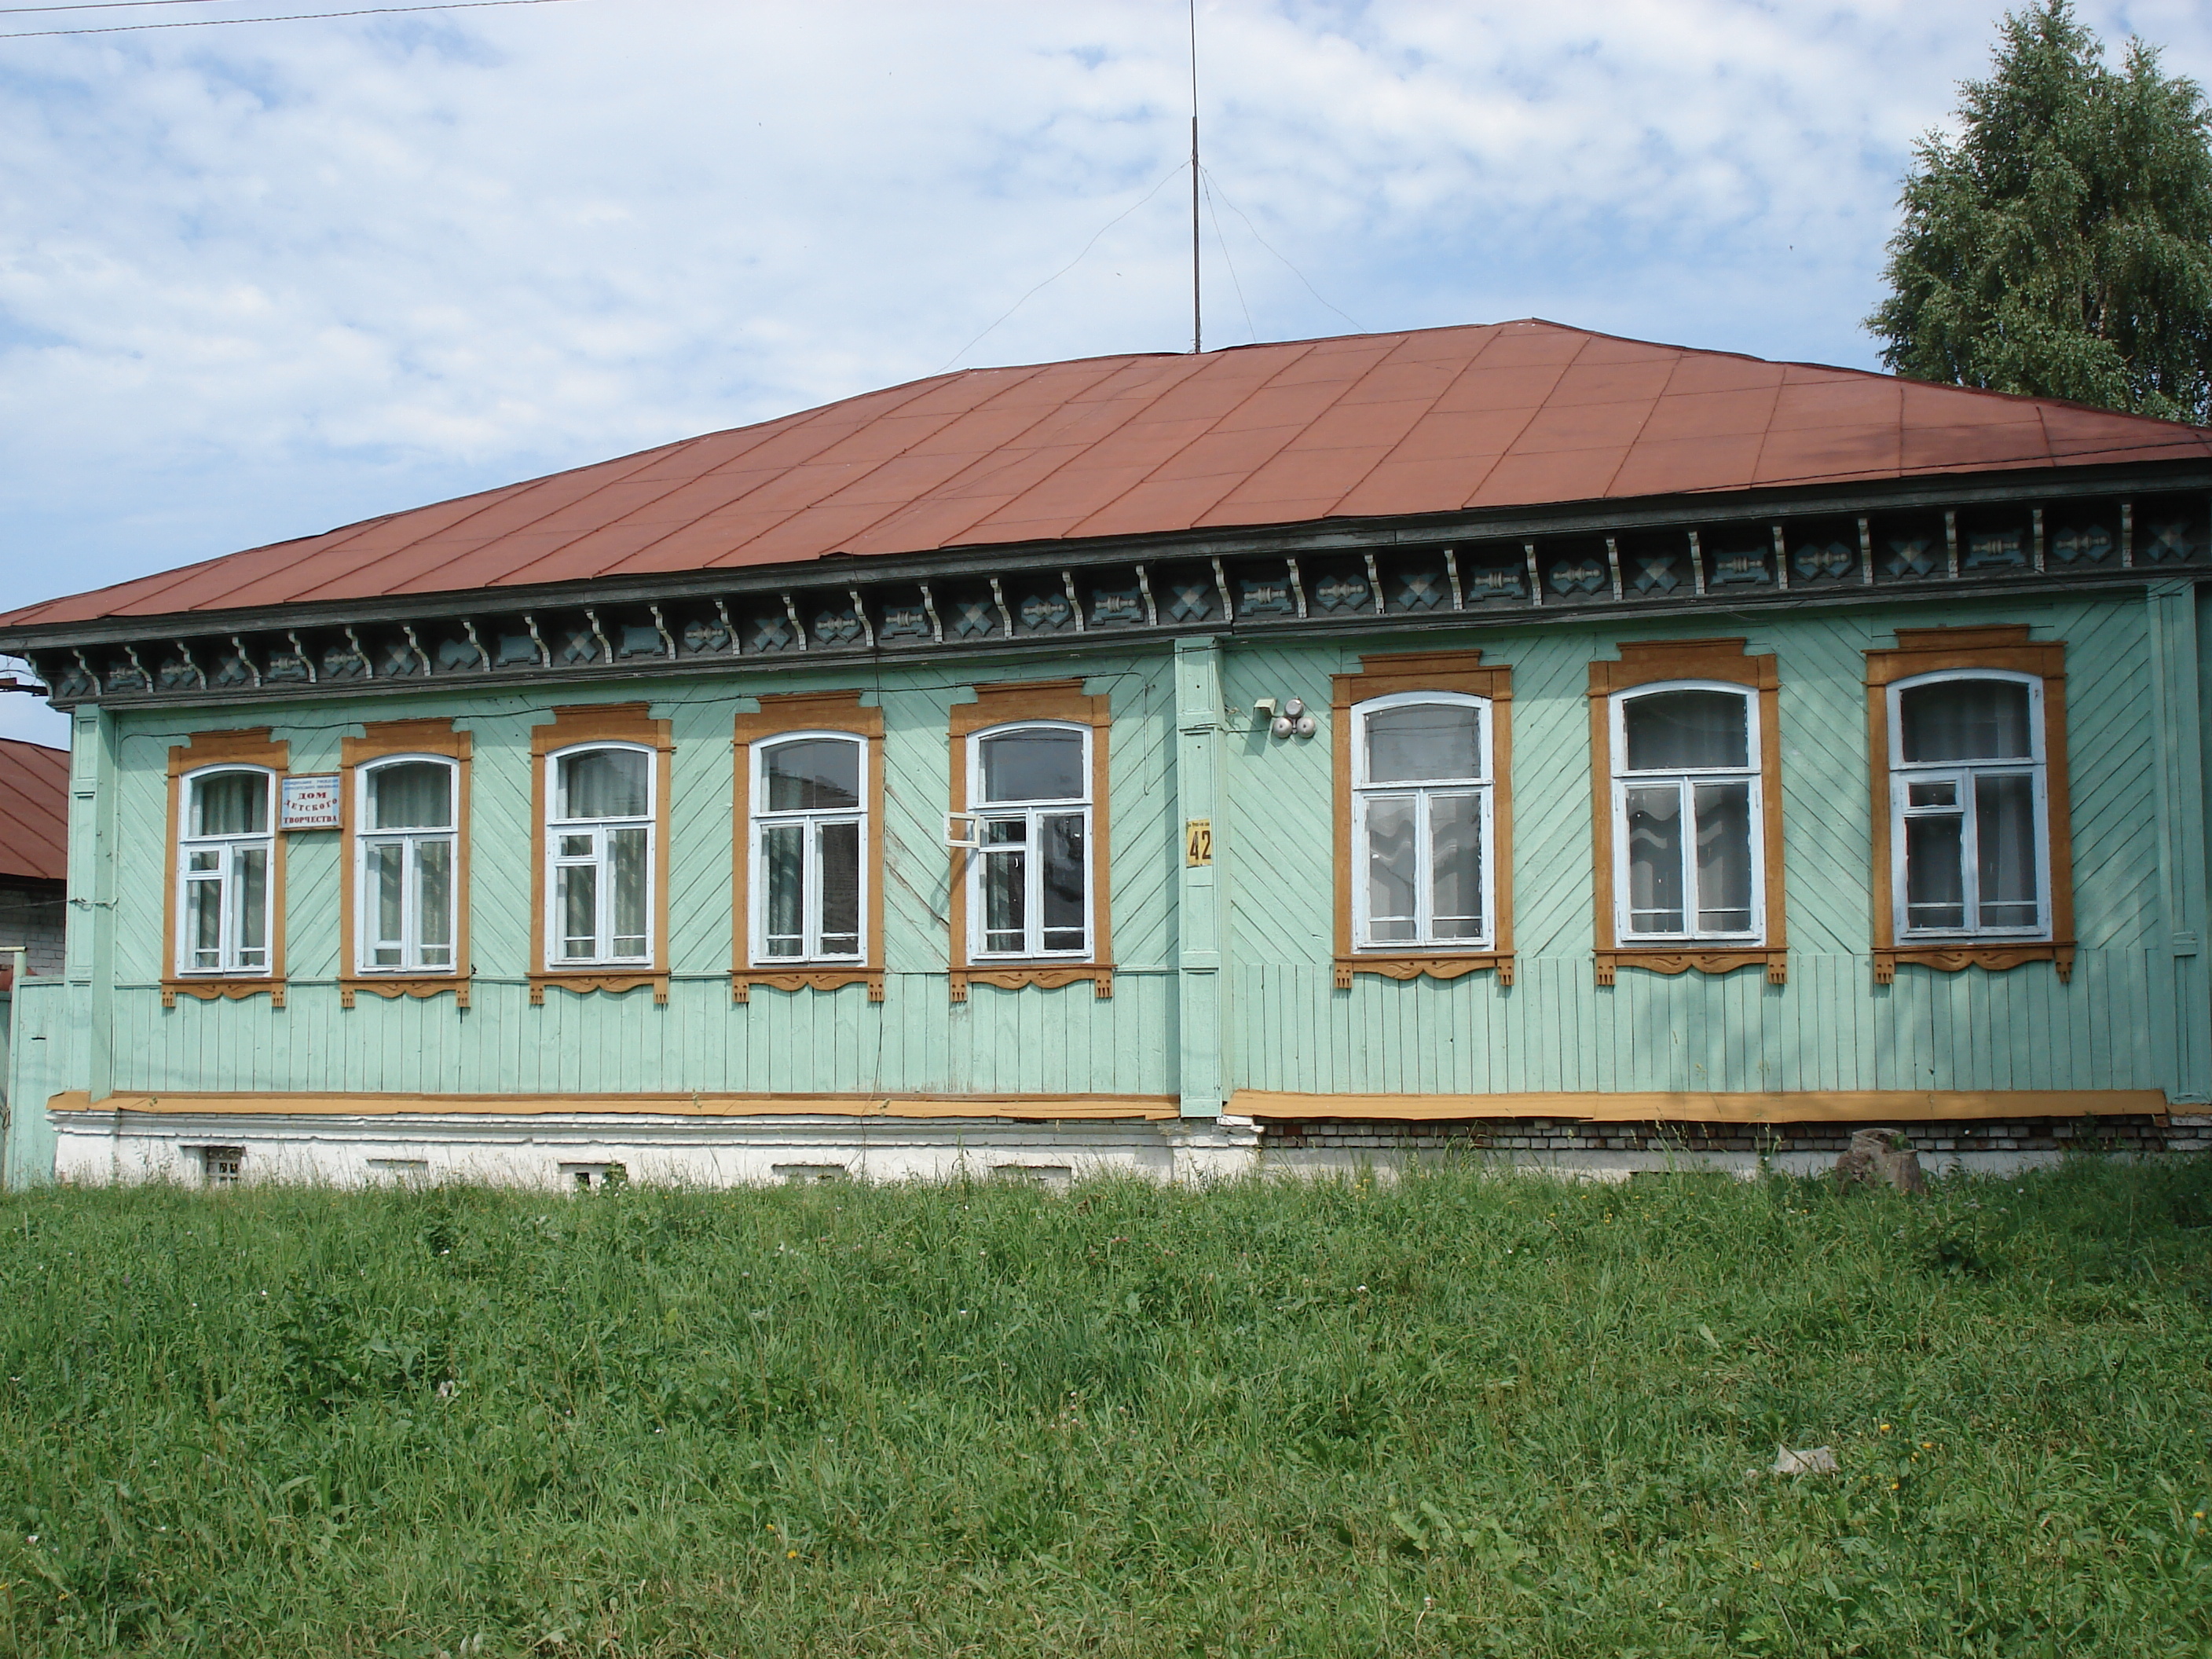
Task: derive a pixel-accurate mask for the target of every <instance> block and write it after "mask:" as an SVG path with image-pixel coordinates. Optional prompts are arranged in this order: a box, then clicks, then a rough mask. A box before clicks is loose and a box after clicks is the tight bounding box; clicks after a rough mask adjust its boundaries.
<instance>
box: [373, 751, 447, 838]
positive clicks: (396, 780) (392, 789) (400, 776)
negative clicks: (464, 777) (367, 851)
mask: <svg viewBox="0 0 2212 1659" xmlns="http://www.w3.org/2000/svg"><path fill="white" fill-rule="evenodd" d="M368 801H369V807H368V822H369V827H370V828H371V829H449V828H451V827H452V825H453V768H451V767H450V766H444V765H441V764H440V763H438V762H436V761H401V762H398V763H397V764H395V765H392V766H380V767H378V768H377V769H375V770H374V771H373V772H371V773H370V774H369V775H368Z"/></svg>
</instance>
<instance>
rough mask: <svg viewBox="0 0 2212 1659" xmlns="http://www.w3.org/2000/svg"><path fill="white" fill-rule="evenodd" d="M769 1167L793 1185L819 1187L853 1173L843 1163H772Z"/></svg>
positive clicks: (780, 1178)
mask: <svg viewBox="0 0 2212 1659" xmlns="http://www.w3.org/2000/svg"><path fill="white" fill-rule="evenodd" d="M769 1172H770V1173H771V1174H773V1175H774V1176H775V1178H776V1179H777V1180H778V1181H781V1182H786V1183H787V1184H788V1185H791V1186H793V1187H818V1186H820V1185H822V1184H823V1182H830V1181H843V1180H846V1179H848V1177H849V1176H851V1175H852V1173H853V1172H852V1171H851V1170H848V1169H847V1168H846V1167H845V1166H844V1165H843V1164H770V1165H769Z"/></svg>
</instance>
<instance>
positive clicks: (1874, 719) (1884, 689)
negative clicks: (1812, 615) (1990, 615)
mask: <svg viewBox="0 0 2212 1659" xmlns="http://www.w3.org/2000/svg"><path fill="white" fill-rule="evenodd" d="M2028 634H2029V629H2028V627H2027V624H2026V623H2006V624H2000V625H1994V626H1984V627H1978V628H1900V629H1898V630H1897V644H1896V645H1895V647H1890V648H1882V649H1875V650H1871V651H1869V652H1868V653H1866V660H1867V674H1866V684H1867V754H1868V757H1869V771H1870V773H1871V778H1870V782H1871V784H1872V787H1873V807H1874V869H1873V877H1874V975H1875V982H1876V983H1878V984H1882V985H1887V984H1889V983H1891V982H1892V981H1894V980H1895V979H1896V977H1897V966H1898V964H1899V963H1914V964H1916V965H1917V966H1919V967H1923V968H1930V969H1936V970H1937V971H1939V972H1942V973H1957V972H1959V971H1960V970H1961V969H1966V968H1983V969H1990V970H1991V971H2002V970H2003V969H2009V968H2017V967H2020V966H2021V965H2023V964H2024V963H2031V962H2048V963H2051V964H2052V966H2053V967H2054V968H2056V969H2057V973H2058V977H2059V978H2060V980H2061V981H2066V980H2069V979H2071V978H2072V976H2073V972H2074V954H2075V948H2076V947H2075V938H2074V836H2073V826H2072V814H2071V810H2070V807H2069V797H2068V784H2067V762H2066V647H2065V644H2064V642H2063V641H2057V640H2048V641H2044V640H2032V639H2030V638H2029V637H2028ZM1922 675H1939V676H1957V677H1972V676H1975V675H1981V676H1986V677H1988V678H2005V677H2010V678H2013V679H2014V681H2015V683H2019V682H2020V681H2022V680H2025V681H2028V682H2032V684H2033V687H2034V690H2035V692H2036V696H2035V698H2034V702H2035V703H2037V704H2039V705H2040V717H2041V718H2040V730H2039V732H2037V733H2036V734H2035V735H2036V736H2037V738H2039V740H2040V743H2041V755H2040V757H2039V760H2037V761H2035V762H2034V763H2033V764H2034V765H2035V766H2036V767H2037V768H2038V769H2039V771H2040V774H2041V778H2040V781H2041V783H2042V785H2043V790H2044V793H2043V799H2042V801H2041V802H2040V803H2039V811H2040V813H2041V821H2040V823H2039V825H2038V828H2039V829H2040V831H2041V833H2042V836H2043V838H2044V846H2045V872H2046V873H2047V878H2048V888H2047V893H2046V894H2045V898H2046V900H2047V906H2048V908H2047V915H2046V920H2047V922H2048V927H2047V929H2044V930H2039V931H2043V932H2045V933H2046V935H2047V936H2046V937H2043V938H2037V939H1995V938H1981V939H1966V938H1961V939H1955V940H1953V939H1927V938H1923V939H1905V941H1903V942H1901V943H1900V942H1899V937H1898V936H1899V932H1900V929H1899V926H1898V921H1899V917H1898V915H1897V907H1898V902H1899V901H1898V893H1899V887H1900V885H1901V884H1902V881H1903V859H1902V851H1903V849H1902V848H1900V847H1899V845H1898V842H1897V837H1896V833H1895V823H1896V821H1897V818H1898V817H1899V814H1900V805H1899V802H1898V801H1897V799H1896V798H1895V793H1894V792H1895V791H1896V790H1898V789H1899V788H1900V787H1903V781H1904V777H1905V774H1904V773H1903V772H1902V771H1901V770H1900V769H1899V757H1898V756H1897V752H1896V749H1895V745H1894V744H1893V730H1894V728H1893V720H1894V719H1895V718H1896V717H1897V715H1898V709H1897V708H1896V706H1895V705H1896V704H1897V703H1898V702H1899V694H1900V693H1901V691H1902V690H1903V689H1904V688H1903V686H1902V684H1901V683H1902V682H1905V681H1909V680H1914V679H1917V678H1918V677H1920V676H1922Z"/></svg>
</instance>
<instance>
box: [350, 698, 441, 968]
mask: <svg viewBox="0 0 2212 1659" xmlns="http://www.w3.org/2000/svg"><path fill="white" fill-rule="evenodd" d="M403 756H406V757H413V756H420V757H424V758H426V759H434V760H442V761H446V762H449V763H451V764H452V769H453V794H452V817H453V836H452V842H453V869H452V873H451V876H450V881H451V884H452V897H451V900H450V903H451V906H452V931H453V966H452V967H450V968H447V969H424V968H422V967H420V966H412V967H407V968H403V969H398V970H394V971H391V972H378V971H374V970H371V969H366V968H364V967H362V963H361V960H360V957H359V954H358V952H357V950H356V943H357V939H356V930H357V929H358V928H359V927H360V926H361V925H362V918H361V916H360V915H359V909H360V906H361V904H362V871H361V857H360V851H359V845H358V843H359V837H360V836H361V835H362V833H363V832H364V831H365V830H366V829H368V826H367V825H365V824H364V823H363V821H362V814H363V811H364V807H363V799H364V797H363V791H362V781H363V779H362V774H363V770H364V769H374V767H375V766H376V765H377V763H379V762H383V761H391V760H396V759H398V758H399V757H403ZM339 763H340V777H339V786H340V787H339V799H340V802H341V807H340V811H341V812H342V813H343V823H344V828H343V831H342V836H343V857H342V859H341V860H340V869H341V870H342V872H343V874H342V876H341V878H340V879H341V882H342V885H341V887H340V890H339V897H338V964H339V965H338V975H339V978H338V1003H339V1006H342V1007H346V1008H350V1007H352V1006H354V998H355V997H356V994H359V993H361V992H362V991H367V992H369V993H370V994H373V995H376V996H380V997H430V996H437V995H439V994H441V993H444V992H447V991H451V992H452V993H453V996H454V1000H455V1002H456V1003H457V1004H458V1005H459V1006H461V1007H463V1008H465V1007H467V1006H469V974H470V968H469V734H468V733H467V732H457V731H455V730H454V729H453V721H452V720H372V721H370V722H368V724H367V725H365V726H363V727H362V736H360V737H358V738H345V739H343V741H342V742H341V744H340V745H339Z"/></svg>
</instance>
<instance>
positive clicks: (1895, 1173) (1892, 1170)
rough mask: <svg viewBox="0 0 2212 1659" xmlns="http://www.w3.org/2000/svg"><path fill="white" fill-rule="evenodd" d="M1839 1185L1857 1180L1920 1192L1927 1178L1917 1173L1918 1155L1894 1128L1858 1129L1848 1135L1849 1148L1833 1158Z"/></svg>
mask: <svg viewBox="0 0 2212 1659" xmlns="http://www.w3.org/2000/svg"><path fill="white" fill-rule="evenodd" d="M1836 1180H1837V1182H1838V1184H1839V1185H1842V1186H1846V1187H1848V1186H1850V1185H1851V1184H1853V1183H1854V1182H1861V1183H1863V1184H1865V1185H1866V1186H1869V1187H1894V1188H1897V1190H1898V1191H1899V1192H1900V1193H1924V1192H1926V1191H1927V1190H1928V1178H1927V1176H1923V1174H1921V1172H1920V1154H1919V1153H1917V1152H1915V1151H1913V1150H1912V1143H1911V1141H1909V1140H1907V1139H1905V1136H1904V1134H1903V1133H1902V1132H1901V1131H1899V1130H1896V1129H1861V1130H1858V1131H1857V1132H1856V1133H1854V1134H1853V1135H1852V1136H1851V1144H1850V1150H1849V1151H1848V1152H1844V1155H1843V1156H1842V1157H1841V1158H1838V1159H1837V1160H1836Z"/></svg>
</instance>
